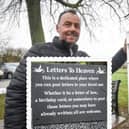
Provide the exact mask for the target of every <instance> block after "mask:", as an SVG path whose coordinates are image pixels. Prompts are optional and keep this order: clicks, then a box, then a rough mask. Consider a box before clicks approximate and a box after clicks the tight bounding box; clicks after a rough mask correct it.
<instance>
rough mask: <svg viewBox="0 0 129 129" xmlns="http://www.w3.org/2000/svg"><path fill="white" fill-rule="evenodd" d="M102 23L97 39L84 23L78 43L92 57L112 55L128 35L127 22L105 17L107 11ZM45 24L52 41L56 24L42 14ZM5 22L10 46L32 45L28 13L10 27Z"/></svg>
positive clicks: (2, 29)
mask: <svg viewBox="0 0 129 129" xmlns="http://www.w3.org/2000/svg"><path fill="white" fill-rule="evenodd" d="M101 15H102V18H103V19H102V24H101V25H100V26H97V27H96V29H95V31H94V32H95V34H96V39H90V38H89V35H88V32H87V31H86V28H85V26H84V24H83V23H82V27H81V34H80V38H79V41H78V42H77V44H78V45H79V50H83V51H85V52H86V53H88V54H89V55H90V56H92V57H112V56H113V55H114V54H115V53H116V52H117V51H118V50H119V49H120V48H121V47H122V46H123V45H124V40H125V37H126V31H128V30H126V28H127V24H126V23H124V25H123V26H122V27H121V26H120V24H119V23H118V21H117V20H114V19H111V18H110V16H109V15H107V16H106V17H104V15H105V12H102V13H101ZM42 19H45V20H42V21H43V26H44V28H45V38H46V41H47V42H50V41H52V38H53V37H54V36H55V35H58V34H57V33H56V31H55V30H56V28H55V25H54V23H53V21H52V19H50V16H48V17H47V18H46V15H45V16H44V15H43V16H42ZM48 23H49V25H48ZM7 25H8V24H7V23H5V22H4V24H0V32H1V33H3V32H4V35H6V36H5V37H9V46H11V47H14V48H27V49H29V48H30V47H31V39H30V34H29V26H28V19H27V14H26V13H25V12H24V13H22V14H21V16H20V22H19V23H18V25H17V24H16V23H15V24H12V25H10V27H8V26H7Z"/></svg>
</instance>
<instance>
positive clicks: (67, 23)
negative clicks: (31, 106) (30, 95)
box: [5, 10, 126, 129]
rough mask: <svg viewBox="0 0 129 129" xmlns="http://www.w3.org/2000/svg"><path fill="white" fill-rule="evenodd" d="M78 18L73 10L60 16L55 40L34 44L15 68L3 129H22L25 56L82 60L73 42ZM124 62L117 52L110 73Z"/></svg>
mask: <svg viewBox="0 0 129 129" xmlns="http://www.w3.org/2000/svg"><path fill="white" fill-rule="evenodd" d="M80 22H81V21H80V18H79V16H78V15H77V13H76V11H74V10H67V11H64V12H63V13H61V14H60V16H59V20H58V24H57V26H56V30H57V32H58V33H59V37H54V39H53V42H52V43H45V44H36V45H34V46H32V48H31V49H30V50H29V51H28V52H27V54H26V55H25V56H24V58H23V59H22V60H21V62H20V65H19V66H18V68H17V69H16V72H15V74H14V78H13V79H12V81H11V83H10V85H9V86H8V88H7V95H6V105H5V128H6V129H25V128H26V58H27V57H28V56H29V57H32V56H34V57H41V56H43V57H51V56H52V57H69V56H74V57H77V56H78V57H81V56H82V57H86V56H88V55H87V54H86V53H85V52H82V51H78V50H77V49H78V46H77V44H76V42H77V41H78V39H79V36H80V24H81V23H80ZM125 60H126V54H125V53H124V51H123V49H121V50H120V51H119V52H118V54H117V55H116V56H114V58H113V61H112V63H113V72H114V71H115V70H117V69H118V68H119V67H120V66H121V65H122V64H123V63H124V61H125Z"/></svg>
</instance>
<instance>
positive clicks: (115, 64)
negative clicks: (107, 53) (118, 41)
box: [112, 46, 127, 73]
mask: <svg viewBox="0 0 129 129" xmlns="http://www.w3.org/2000/svg"><path fill="white" fill-rule="evenodd" d="M125 47H126V46H124V47H123V48H121V49H120V50H119V51H118V52H117V53H116V54H115V55H114V57H113V58H112V73H114V72H115V71H116V70H118V69H119V68H120V67H121V66H122V65H123V64H124V63H125V61H126V59H127V55H126V48H125Z"/></svg>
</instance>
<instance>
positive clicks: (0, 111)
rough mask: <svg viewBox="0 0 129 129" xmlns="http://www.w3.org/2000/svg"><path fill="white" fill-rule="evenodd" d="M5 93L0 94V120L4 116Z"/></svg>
mask: <svg viewBox="0 0 129 129" xmlns="http://www.w3.org/2000/svg"><path fill="white" fill-rule="evenodd" d="M4 102H5V95H0V120H1V119H3V117H4Z"/></svg>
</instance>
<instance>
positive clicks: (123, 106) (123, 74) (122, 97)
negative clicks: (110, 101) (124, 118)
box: [112, 68, 128, 114]
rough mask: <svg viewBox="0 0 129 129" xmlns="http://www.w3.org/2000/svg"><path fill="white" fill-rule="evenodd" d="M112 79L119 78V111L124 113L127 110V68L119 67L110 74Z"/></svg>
mask: <svg viewBox="0 0 129 129" xmlns="http://www.w3.org/2000/svg"><path fill="white" fill-rule="evenodd" d="M112 80H121V83H120V87H119V94H118V99H119V102H118V103H119V111H120V112H123V113H124V114H126V113H127V110H128V83H127V69H126V68H121V69H119V70H118V71H117V72H115V73H114V74H113V76H112Z"/></svg>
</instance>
